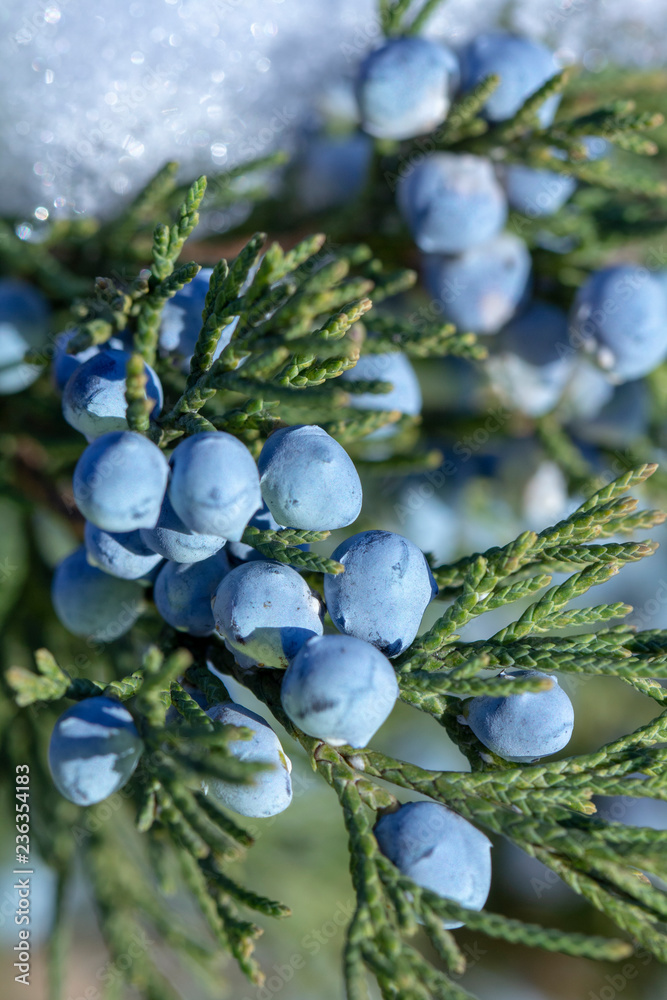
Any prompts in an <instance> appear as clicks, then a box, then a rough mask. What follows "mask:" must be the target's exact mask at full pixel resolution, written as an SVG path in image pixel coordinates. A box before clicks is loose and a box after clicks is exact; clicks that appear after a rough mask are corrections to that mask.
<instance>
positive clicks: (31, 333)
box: [0, 278, 49, 396]
mask: <svg viewBox="0 0 667 1000" xmlns="http://www.w3.org/2000/svg"><path fill="white" fill-rule="evenodd" d="M48 318H49V308H48V304H47V301H46V299H45V298H44V296H43V295H42V294H41V293H40V292H38V291H37V289H36V288H33V287H32V286H31V285H28V284H26V283H25V282H23V281H17V280H15V279H13V278H2V279H0V396H8V395H12V394H13V393H15V392H22V390H23V389H27V388H28V386H29V385H31V384H32V383H33V382H34V381H35V379H37V378H38V377H39V375H40V374H41V371H42V369H41V367H40V366H39V365H30V364H26V363H24V360H23V359H24V357H25V355H26V352H27V351H28V350H29V349H30V348H31V347H39V346H40V345H41V344H42V342H43V341H44V340H45V339H46V334H47V324H48Z"/></svg>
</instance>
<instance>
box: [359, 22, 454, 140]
mask: <svg viewBox="0 0 667 1000" xmlns="http://www.w3.org/2000/svg"><path fill="white" fill-rule="evenodd" d="M458 76H459V66H458V60H457V58H456V56H455V55H454V53H453V52H452V51H451V49H448V48H447V47H446V46H445V45H441V44H439V43H438V42H434V41H431V40H430V39H428V38H420V37H418V36H412V37H408V38H392V39H390V40H389V41H387V42H385V43H384V45H383V46H382V47H381V48H379V49H376V50H375V51H374V52H370V53H369V54H368V55H367V56H366V58H365V59H364V61H363V62H362V64H361V66H360V67H359V76H358V79H357V84H356V92H357V101H358V104H359V112H360V115H361V125H362V128H363V129H364V131H366V132H368V133H369V134H370V135H374V136H377V137H378V138H380V139H410V138H413V137H414V136H416V135H424V134H425V133H426V132H431V131H432V130H433V129H434V128H435V127H436V126H437V125H440V124H441V123H442V122H443V121H444V120H445V118H446V117H447V112H448V111H449V104H450V94H451V92H452V91H453V90H454V89H455V86H456V84H457V82H458Z"/></svg>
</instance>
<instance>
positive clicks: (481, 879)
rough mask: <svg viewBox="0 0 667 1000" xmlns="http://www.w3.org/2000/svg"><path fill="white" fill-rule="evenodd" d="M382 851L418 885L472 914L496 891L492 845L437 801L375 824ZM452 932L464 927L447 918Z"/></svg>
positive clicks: (411, 807) (408, 807)
mask: <svg viewBox="0 0 667 1000" xmlns="http://www.w3.org/2000/svg"><path fill="white" fill-rule="evenodd" d="M374 832H375V837H376V839H377V842H378V845H379V848H380V850H381V851H382V853H383V854H384V855H385V856H386V857H388V858H389V860H390V861H391V862H392V863H393V864H395V865H396V867H397V868H398V870H399V871H400V872H401V874H402V875H406V876H407V877H408V878H410V879H412V881H413V882H415V883H416V884H417V885H419V886H422V888H424V889H429V890H430V891H431V892H436V893H437V894H438V896H442V897H443V899H451V900H453V901H454V902H455V903H458V904H459V905H460V906H465V907H467V909H470V910H481V909H482V907H483V906H484V904H485V902H486V900H487V897H488V895H489V889H490V888H491V841H490V840H489V839H488V837H485V836H484V834H483V833H481V832H480V831H479V830H478V829H477V827H474V826H473V825H472V823H469V822H468V820H466V819H464V818H463V817H462V816H459V814H458V813H455V812H453V811H452V810H451V809H448V808H447V807H446V806H442V805H440V804H439V803H437V802H407V803H406V804H405V805H402V806H401V807H400V808H399V809H398V810H397V811H396V812H392V813H385V815H384V816H382V817H381V819H379V820H378V822H377V823H376V825H375V831H374ZM443 923H444V926H445V927H446V928H448V929H450V930H451V929H452V928H454V927H461V926H463V924H462V922H461V921H459V920H445V921H444V922H443Z"/></svg>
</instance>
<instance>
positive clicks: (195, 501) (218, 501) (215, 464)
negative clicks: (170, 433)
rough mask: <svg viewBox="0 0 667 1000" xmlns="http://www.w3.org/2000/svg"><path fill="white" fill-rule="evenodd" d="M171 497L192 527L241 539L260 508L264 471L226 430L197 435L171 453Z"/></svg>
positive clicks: (208, 532) (189, 526)
mask: <svg viewBox="0 0 667 1000" xmlns="http://www.w3.org/2000/svg"><path fill="white" fill-rule="evenodd" d="M169 464H170V465H171V480H170V482H169V499H170V501H171V505H172V507H173V508H174V510H175V511H176V513H177V514H178V516H179V517H180V519H181V520H182V521H183V523H184V524H185V525H187V527H188V528H189V529H190V530H191V531H195V532H197V533H198V534H201V535H218V536H219V537H220V538H225V539H230V540H231V541H234V542H238V541H239V540H240V538H241V535H242V534H243V532H244V530H245V528H246V525H247V524H248V521H249V520H250V518H251V517H252V515H253V514H254V513H255V511H256V510H257V509H258V508H259V507H260V506H261V503H262V495H261V492H260V488H259V474H258V472H257V466H256V465H255V460H254V459H253V457H252V455H251V454H250V452H249V451H248V449H247V448H246V446H245V445H244V444H243V442H241V441H239V440H238V439H237V438H235V437H232V435H231V434H225V433H224V432H222V431H220V432H217V433H216V432H214V431H212V432H210V433H202V434H194V435H193V436H192V437H190V438H187V439H186V440H185V441H182V442H181V443H180V444H179V445H177V446H176V448H175V449H174V453H173V454H172V456H171V461H170V463H169Z"/></svg>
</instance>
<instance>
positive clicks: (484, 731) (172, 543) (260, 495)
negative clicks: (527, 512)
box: [49, 331, 573, 926]
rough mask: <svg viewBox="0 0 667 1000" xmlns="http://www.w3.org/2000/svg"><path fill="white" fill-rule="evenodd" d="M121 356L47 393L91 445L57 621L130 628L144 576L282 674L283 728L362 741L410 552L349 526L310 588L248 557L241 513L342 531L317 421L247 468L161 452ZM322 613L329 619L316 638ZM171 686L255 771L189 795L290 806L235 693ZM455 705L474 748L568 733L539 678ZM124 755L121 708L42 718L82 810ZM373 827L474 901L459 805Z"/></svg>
mask: <svg viewBox="0 0 667 1000" xmlns="http://www.w3.org/2000/svg"><path fill="white" fill-rule="evenodd" d="M181 332H182V331H181ZM179 345H180V348H179V351H182V352H183V353H184V354H187V351H188V350H190V349H191V347H192V344H191V343H189V342H187V341H186V340H183V339H182V340H181V341H179ZM388 357H390V358H391V359H392V360H395V356H394V355H389V356H388ZM127 359H128V354H127V352H125V351H124V350H122V349H120V348H116V347H106V348H103V349H97V350H95V351H93V352H92V353H89V355H88V356H87V357H86V358H84V359H81V358H78V357H76V356H75V357H74V359H73V365H72V367H71V370H70V373H69V376H68V378H67V381H66V383H65V385H64V389H63V410H64V412H65V414H66V416H67V418H68V419H69V420H70V422H71V423H73V425H74V426H76V427H77V428H78V429H79V430H80V431H81V432H82V433H83V434H85V435H86V437H87V438H88V439H89V444H88V446H87V447H86V448H85V450H84V452H83V454H82V455H81V458H80V459H79V462H78V464H77V466H76V469H75V473H74V482H73V491H74V497H75V500H76V503H77V505H78V507H79V509H80V510H81V512H82V513H83V514H84V516H85V517H86V526H85V546H84V547H82V548H81V549H79V550H78V551H76V552H75V553H73V554H72V555H70V556H68V557H67V558H66V559H65V560H64V561H63V562H62V563H61V564H60V566H59V567H58V568H57V570H56V573H55V574H54V580H53V602H54V606H55V608H56V611H57V614H58V616H59V618H60V620H61V621H62V623H63V624H64V625H65V626H66V627H67V628H69V629H70V630H71V631H72V632H74V633H76V634H78V635H82V636H88V637H90V638H91V639H95V640H97V641H110V640H112V639H114V638H115V637H116V636H117V635H120V634H122V633H123V632H124V631H127V630H128V629H129V628H130V627H131V626H132V624H133V623H134V621H136V619H137V617H138V615H139V614H140V613H141V610H142V607H143V605H144V596H143V595H144V593H145V591H144V589H143V588H144V586H145V585H146V584H152V586H153V597H154V602H155V606H156V608H157V610H158V612H159V613H160V615H161V616H162V617H163V619H164V620H165V621H166V622H168V623H169V624H170V625H172V626H173V627H174V628H175V629H178V630H182V631H184V632H187V633H189V634H191V635H194V636H211V638H212V641H214V642H215V641H216V640H219V641H222V642H224V643H225V645H226V646H227V648H228V649H229V650H230V651H231V652H232V654H233V655H234V657H235V659H236V661H237V663H238V664H239V667H240V668H241V670H246V669H253V670H254V669H258V668H261V667H268V668H274V669H275V668H279V669H282V670H283V671H284V673H283V676H282V683H281V702H282V707H283V710H284V711H285V713H286V715H287V716H288V718H289V719H290V720H291V721H292V722H293V723H294V724H295V725H296V726H297V727H298V728H299V729H301V731H303V732H305V733H307V734H309V735H311V736H313V737H316V738H317V739H320V740H323V741H325V742H327V743H329V744H330V745H332V746H344V745H347V746H351V747H353V748H361V747H365V746H366V745H367V744H368V742H369V740H370V739H371V738H372V737H373V735H374V734H375V732H376V731H377V729H378V728H379V727H380V726H381V725H382V723H383V722H384V721H385V720H386V719H387V717H388V716H389V714H390V713H391V711H392V709H393V707H394V705H395V702H396V700H397V698H398V695H399V688H398V683H397V678H396V673H395V670H394V668H393V666H392V663H391V659H392V658H394V657H396V656H398V655H399V654H401V653H402V652H404V651H405V650H406V649H407V648H408V647H409V646H410V644H411V643H412V642H413V640H414V638H415V636H416V635H417V632H418V630H419V628H420V625H421V620H422V616H423V614H424V611H425V609H426V607H427V606H428V604H429V603H430V602H431V601H432V600H433V598H434V597H435V596H436V595H437V587H436V584H435V581H434V578H433V575H432V573H431V570H430V568H429V565H428V563H427V561H426V559H425V557H424V555H423V553H422V552H421V550H420V549H419V548H417V547H416V546H415V545H414V544H413V543H412V542H410V541H409V540H408V539H406V538H403V537H402V536H400V535H397V534H395V533H393V532H389V531H362V532H359V533H357V534H355V535H352V536H351V537H349V538H347V539H346V540H345V541H343V542H342V543H341V544H340V545H339V546H338V547H337V548H336V549H335V550H334V552H333V558H334V559H335V560H337V561H338V562H340V563H341V564H342V566H343V572H341V573H338V574H325V576H324V587H323V592H324V597H323V599H322V597H320V595H318V594H317V593H315V592H314V591H313V590H311V588H310V587H309V586H308V584H307V583H306V581H305V579H304V578H303V576H302V575H301V574H300V573H299V572H298V571H297V570H295V569H293V568H292V567H290V566H288V565H285V564H284V563H280V562H276V561H273V560H271V559H267V558H264V557H263V556H262V555H261V554H260V553H259V552H258V551H257V550H255V549H253V548H252V547H251V546H249V545H247V544H246V543H245V542H243V541H242V536H243V533H244V530H245V528H246V526H247V525H248V524H251V525H253V526H256V527H259V528H264V529H266V528H273V529H275V528H277V527H280V526H288V527H290V528H292V529H298V528H300V529H305V530H314V531H320V530H331V529H335V528H343V527H346V526H348V525H350V524H352V523H353V522H354V521H355V520H356V518H357V517H358V515H359V512H360V509H361V503H362V490H361V483H360V480H359V476H358V474H357V471H356V468H355V466H354V464H353V462H352V461H351V459H350V458H349V456H348V455H347V453H346V452H345V451H344V449H343V448H342V447H341V446H340V445H339V444H338V443H337V442H336V441H335V440H334V439H333V438H332V437H330V435H329V434H327V433H326V432H325V431H324V430H323V429H322V428H320V427H317V426H310V425H304V426H292V427H285V428H283V429H281V430H278V431H275V432H274V433H273V434H272V435H271V436H270V437H269V438H268V440H267V441H266V444H265V445H264V448H263V449H262V451H261V453H260V455H259V459H258V461H257V463H255V460H254V459H253V457H252V455H251V453H250V452H249V450H248V449H247V448H246V447H245V445H244V444H242V443H241V442H240V441H239V440H238V439H237V438H235V437H233V436H231V435H229V434H226V433H223V432H210V433H199V434H195V435H193V436H192V437H189V438H186V439H185V440H183V441H182V442H180V443H179V444H177V445H176V447H175V448H174V449H173V451H172V453H171V456H170V458H169V460H167V458H166V457H165V455H164V454H163V452H162V451H161V450H160V448H158V447H157V446H156V445H155V444H153V443H152V442H151V441H150V440H149V438H147V437H144V436H142V435H140V434H137V433H134V432H133V431H131V430H129V429H128V428H127V424H126V423H125V411H124V405H123V404H124V392H125V370H124V367H123V366H124V365H125V364H126V362H127ZM371 360H373V361H377V358H372V359H371ZM61 363H62V360H61ZM399 364H400V362H399ZM147 376H148V379H149V385H150V386H151V390H152V395H151V398H153V399H154V400H155V407H156V408H157V407H159V406H160V405H161V402H162V392H161V387H160V384H159V380H158V379H157V376H156V375H155V373H153V372H152V371H151V370H150V369H148V368H147ZM325 610H326V611H328V613H329V616H330V618H331V621H332V622H333V625H334V627H335V629H336V630H337V631H335V632H327V633H326V634H325V631H324V613H325ZM534 674H535V672H528V673H526V672H523V671H515V672H513V673H512V674H508V675H507V678H508V682H510V681H511V679H512V677H514V676H519V677H523V676H533V675H534ZM535 675H536V674H535ZM536 676H544V675H536ZM188 690H189V692H190V693H191V695H192V696H193V697H194V698H195V700H196V701H197V702H198V704H199V705H200V707H201V708H202V709H203V710H204V711H205V712H206V714H207V715H208V716H209V718H210V719H211V720H213V721H215V722H219V723H224V724H227V725H233V726H236V727H244V728H245V729H246V730H249V731H250V738H249V739H232V740H231V741H230V742H229V744H228V747H229V751H230V752H231V753H232V755H234V756H235V757H237V758H238V759H239V760H244V761H251V762H260V763H263V764H268V765H269V767H268V768H267V769H265V770H262V771H261V772H259V773H258V774H257V775H256V776H255V779H254V780H253V782H251V783H249V784H239V783H237V782H231V781H225V780H222V779H221V778H216V779H215V780H212V781H211V782H210V783H209V785H207V786H206V789H207V791H208V792H209V793H210V794H211V795H212V796H214V797H215V798H216V799H218V800H219V801H220V802H222V803H224V804H225V805H227V806H228V807H230V808H232V809H234V810H236V811H237V812H239V813H241V814H243V815H246V816H258V817H259V816H264V817H266V816H272V815H275V814H277V813H279V812H281V811H282V810H284V809H285V808H286V807H287V806H288V805H289V804H290V802H291V799H292V785H291V778H290V772H291V763H290V761H289V758H288V757H287V756H286V754H285V752H284V750H283V748H282V746H281V744H280V741H279V739H278V737H277V736H276V734H275V732H274V731H273V729H272V728H271V727H270V726H269V724H268V723H267V722H266V721H265V720H264V719H262V718H261V717H260V716H258V715H256V714H255V713H253V712H251V711H249V710H248V709H246V708H244V707H242V706H241V705H238V704H235V703H234V702H231V701H226V702H222V703H219V704H214V705H211V704H208V702H207V701H206V698H205V697H204V695H203V694H202V693H201V692H199V691H197V690H195V689H192V688H188ZM464 717H465V721H466V723H467V724H468V725H469V726H470V727H471V728H472V729H473V731H474V732H475V734H476V735H477V736H478V738H479V739H480V740H481V742H482V743H483V744H484V745H485V746H486V747H488V748H489V750H490V751H492V752H493V753H496V754H498V755H500V756H503V757H505V758H506V759H508V760H532V759H535V758H537V757H539V756H542V755H544V754H551V753H554V752H556V751H557V750H558V749H561V748H562V747H563V746H564V745H565V744H566V743H567V741H568V740H569V737H570V735H571V732H572V725H573V712H572V706H571V703H570V702H569V699H568V698H567V695H565V693H564V692H563V691H562V690H561V689H560V688H559V687H558V684H557V683H554V684H553V685H552V687H551V689H550V690H548V691H540V692H538V693H523V694H516V695H512V694H508V695H507V696H504V697H497V698H484V697H480V698H473V699H471V700H470V701H469V702H468V703H467V705H466V706H465V709H464ZM167 723H168V724H170V725H171V724H179V717H178V716H177V714H176V713H174V712H173V711H170V713H169V714H168V716H167ZM142 752H143V742H142V739H141V735H140V733H139V731H138V729H137V725H136V723H135V721H134V719H133V717H132V715H131V714H130V712H129V711H128V710H127V708H126V707H125V706H123V705H122V704H121V703H120V702H117V701H115V700H114V699H112V698H108V697H105V696H99V697H94V698H88V699H85V700H83V701H81V702H79V703H78V704H76V705H75V706H73V707H72V708H70V709H68V710H67V711H66V712H65V713H64V714H63V715H62V716H61V717H60V719H59V720H58V722H57V723H56V726H55V728H54V730H53V734H52V737H51V743H50V748H49V763H50V767H51V771H52V774H53V778H54V781H55V783H56V785H57V787H58V789H59V790H60V791H61V792H62V794H63V795H65V796H66V797H67V798H68V799H70V800H71V801H73V802H75V803H77V804H80V805H90V804H93V803H96V802H99V801H101V800H102V799H104V798H106V797H108V796H109V795H111V794H113V793H114V792H116V791H118V790H119V789H120V788H122V787H123V785H124V784H125V783H126V782H127V781H128V780H129V778H130V777H131V775H132V773H133V772H134V770H135V768H136V767H137V765H138V763H139V760H140V758H141V754H142ZM376 835H377V840H378V844H379V847H380V849H381V850H382V851H383V852H384V853H385V854H386V855H387V857H389V858H390V859H391V860H392V861H393V862H394V863H395V864H396V865H397V866H398V867H399V869H400V870H401V871H402V872H404V873H405V874H406V875H408V876H409V877H410V878H412V879H413V880H414V881H416V882H417V883H418V884H420V885H422V886H425V887H426V888H428V889H431V890H432V891H434V892H437V893H439V894H440V895H442V896H443V897H445V898H448V899H454V900H455V901H457V902H458V903H460V904H462V905H464V906H467V907H471V908H478V909H479V908H481V907H482V906H483V905H484V902H485V900H486V897H487V895H488V891H489V885H490V878H491V866H490V846H491V845H490V842H489V841H488V839H487V838H486V837H485V836H484V835H483V834H482V833H480V832H479V831H478V830H477V829H476V828H475V827H474V826H472V825H471V824H470V823H469V822H467V820H465V819H464V818H463V817H461V816H459V815H458V814H456V813H454V812H452V811H451V810H449V809H447V808H445V807H444V806H440V805H436V804H433V803H415V802H413V803H408V804H406V805H403V806H401V807H400V808H399V809H398V810H397V811H395V812H389V813H386V814H384V815H383V816H382V817H381V818H380V819H379V821H378V823H377V826H376ZM448 926H458V924H457V923H456V922H450V923H448Z"/></svg>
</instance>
